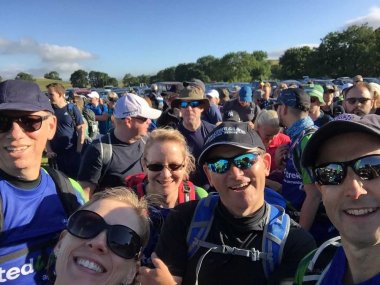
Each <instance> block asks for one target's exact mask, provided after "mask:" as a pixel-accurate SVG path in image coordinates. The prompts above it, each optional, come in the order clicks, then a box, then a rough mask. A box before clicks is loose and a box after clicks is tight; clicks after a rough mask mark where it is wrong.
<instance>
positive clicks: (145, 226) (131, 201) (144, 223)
mask: <svg viewBox="0 0 380 285" xmlns="http://www.w3.org/2000/svg"><path fill="white" fill-rule="evenodd" d="M104 199H111V200H115V201H120V202H123V203H125V204H126V205H128V206H131V207H132V209H133V210H134V211H135V213H136V215H137V217H138V221H139V225H140V226H141V229H142V231H141V234H139V237H140V238H141V243H142V246H143V247H145V246H146V245H147V244H148V240H149V234H150V232H149V214H148V204H147V201H146V200H145V198H144V197H142V198H140V199H139V198H138V197H137V195H136V194H135V193H134V192H133V190H132V189H130V188H128V187H124V186H119V187H112V188H104V190H102V191H100V192H97V193H95V194H94V195H93V196H92V197H91V199H90V200H89V201H88V202H87V203H85V204H84V205H83V206H81V207H80V208H79V209H78V210H82V209H86V208H88V207H89V206H90V205H92V204H94V203H95V202H97V201H99V200H104Z"/></svg>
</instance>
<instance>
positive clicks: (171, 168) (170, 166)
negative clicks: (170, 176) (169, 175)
mask: <svg viewBox="0 0 380 285" xmlns="http://www.w3.org/2000/svg"><path fill="white" fill-rule="evenodd" d="M168 166H169V169H170V170H171V171H176V170H178V169H180V168H182V166H183V165H182V164H175V163H170V164H169V165H168Z"/></svg>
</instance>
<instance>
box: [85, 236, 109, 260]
mask: <svg viewBox="0 0 380 285" xmlns="http://www.w3.org/2000/svg"><path fill="white" fill-rule="evenodd" d="M86 245H87V246H88V247H89V248H91V249H92V250H94V251H95V252H96V253H100V254H106V253H107V252H108V246H107V234H106V231H105V230H104V231H102V232H101V233H100V234H98V235H97V236H96V237H94V238H92V239H89V240H88V241H87V242H86Z"/></svg>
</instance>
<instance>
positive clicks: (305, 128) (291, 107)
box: [276, 88, 335, 244]
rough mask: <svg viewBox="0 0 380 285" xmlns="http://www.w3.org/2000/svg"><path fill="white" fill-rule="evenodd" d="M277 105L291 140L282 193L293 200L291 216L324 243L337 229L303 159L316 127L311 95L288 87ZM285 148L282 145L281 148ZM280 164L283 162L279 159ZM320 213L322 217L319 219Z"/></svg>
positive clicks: (279, 115) (290, 208) (288, 147)
mask: <svg viewBox="0 0 380 285" xmlns="http://www.w3.org/2000/svg"><path fill="white" fill-rule="evenodd" d="M276 105H277V106H276V108H277V114H278V117H279V119H280V123H281V124H282V125H283V126H285V127H286V130H285V133H286V134H287V135H288V136H289V137H290V139H291V143H290V145H289V146H286V148H285V150H286V151H287V155H286V160H285V170H284V180H283V183H282V195H283V196H284V197H285V199H286V200H287V201H288V202H289V206H290V207H288V211H289V214H290V216H291V217H292V218H293V219H295V220H297V221H299V223H300V225H301V226H302V227H303V228H304V229H306V230H309V231H310V232H311V233H312V234H313V236H314V238H315V239H316V241H317V243H318V244H320V243H322V242H323V241H325V240H326V239H328V238H330V237H331V236H333V235H334V234H335V231H334V227H333V226H332V225H331V223H330V222H329V220H328V219H327V217H326V216H325V215H323V207H322V205H321V197H320V193H319V191H318V189H317V188H316V186H315V184H314V180H313V177H312V175H311V171H310V170H309V169H306V168H303V167H302V165H301V162H300V160H301V156H302V152H303V150H304V148H305V145H306V144H307V142H308V140H309V139H310V137H311V136H312V134H313V133H314V132H315V130H316V127H315V126H314V122H313V120H312V119H311V118H310V117H309V109H310V96H309V95H308V94H307V93H306V92H305V91H304V90H302V89H300V88H288V89H285V90H283V91H282V92H281V94H280V96H279V97H278V99H277V103H276ZM283 149H284V147H282V146H280V147H279V148H278V150H277V151H279V152H281V151H282V150H283ZM277 165H280V163H279V162H277ZM317 213H318V215H317ZM316 215H317V217H318V219H316V220H315V217H316ZM314 220H315V222H314Z"/></svg>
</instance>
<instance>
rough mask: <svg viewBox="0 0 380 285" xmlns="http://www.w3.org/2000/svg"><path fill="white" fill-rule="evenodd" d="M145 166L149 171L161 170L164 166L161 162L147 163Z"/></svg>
mask: <svg viewBox="0 0 380 285" xmlns="http://www.w3.org/2000/svg"><path fill="white" fill-rule="evenodd" d="M147 168H148V169H149V170H150V171H161V170H162V169H163V168H164V166H163V165H162V164H159V163H155V164H149V165H147Z"/></svg>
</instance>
